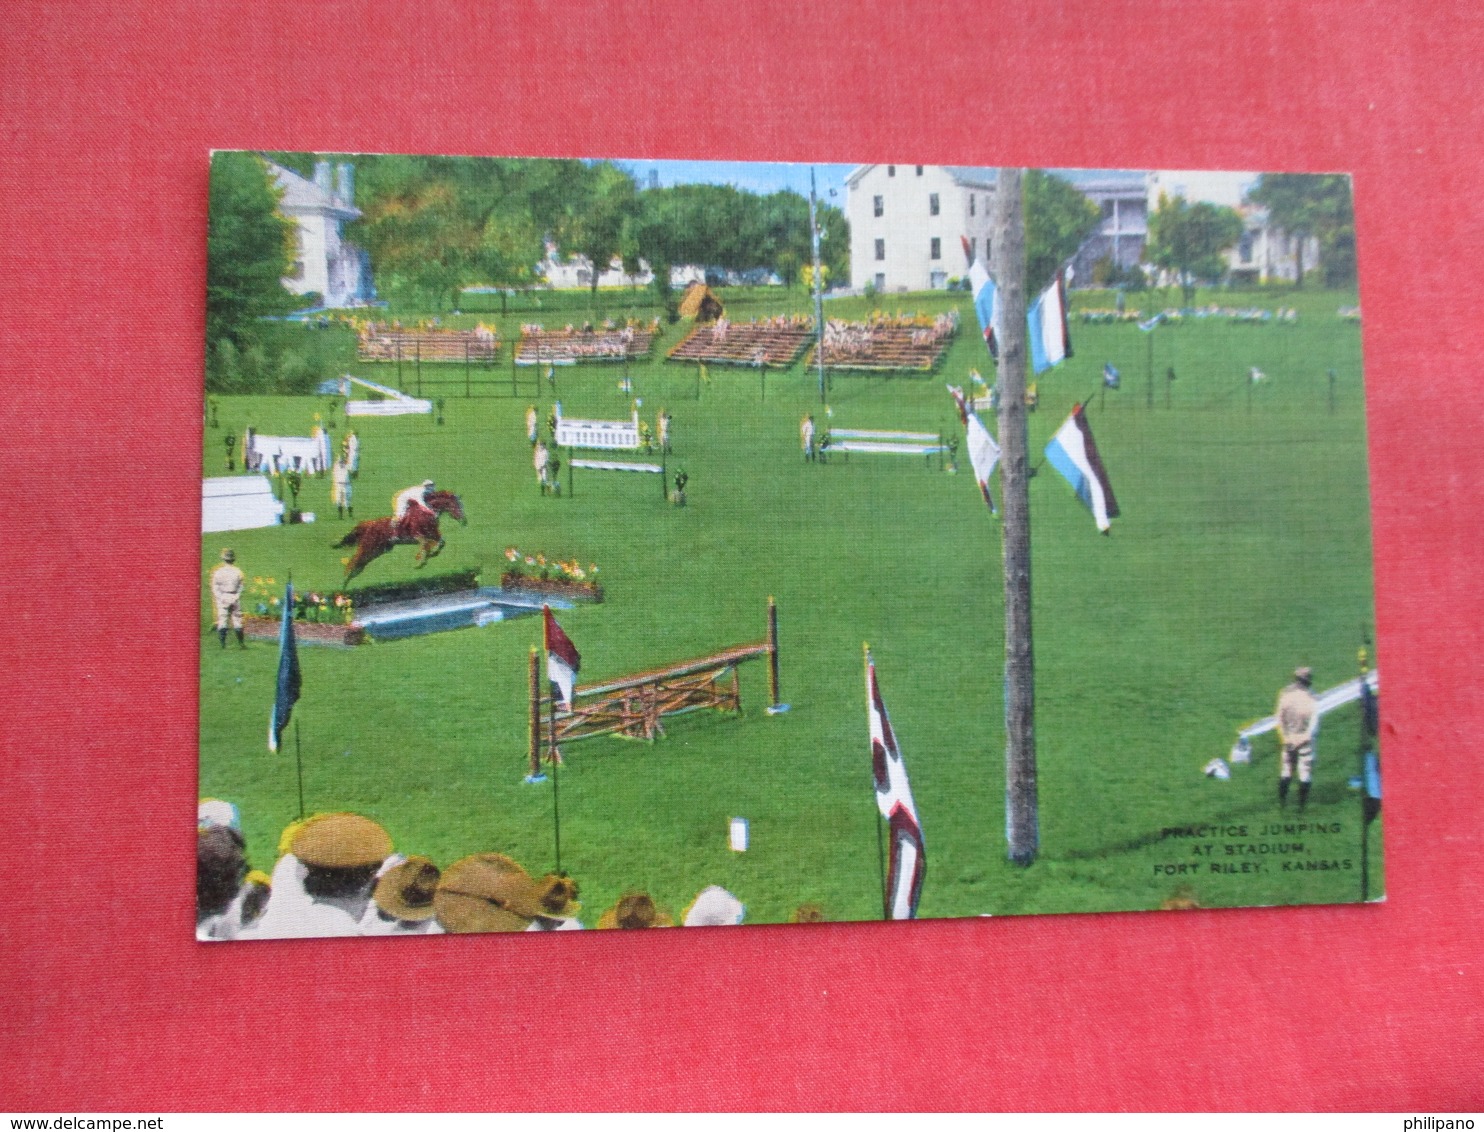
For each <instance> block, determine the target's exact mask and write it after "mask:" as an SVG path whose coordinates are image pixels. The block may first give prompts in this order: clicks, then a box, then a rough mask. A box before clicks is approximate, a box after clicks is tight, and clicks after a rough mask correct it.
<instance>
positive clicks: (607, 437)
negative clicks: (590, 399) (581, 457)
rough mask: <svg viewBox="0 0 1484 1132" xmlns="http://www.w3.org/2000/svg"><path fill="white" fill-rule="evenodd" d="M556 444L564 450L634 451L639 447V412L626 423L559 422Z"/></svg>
mask: <svg viewBox="0 0 1484 1132" xmlns="http://www.w3.org/2000/svg"><path fill="white" fill-rule="evenodd" d="M556 442H557V444H558V445H559V446H560V447H563V448H604V449H610V450H616V449H634V448H638V447H639V411H638V410H637V409H636V410H634V415H633V417H632V418H631V419H630V420H626V421H585V420H577V419H575V418H565V419H560V420H558V421H557V427H556Z"/></svg>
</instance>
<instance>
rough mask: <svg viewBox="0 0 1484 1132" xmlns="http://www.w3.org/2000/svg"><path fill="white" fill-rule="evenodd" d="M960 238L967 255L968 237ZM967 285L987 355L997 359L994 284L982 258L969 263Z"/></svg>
mask: <svg viewBox="0 0 1484 1132" xmlns="http://www.w3.org/2000/svg"><path fill="white" fill-rule="evenodd" d="M960 239H962V240H963V245H964V255H965V256H966V257H967V256H969V255H970V250H969V241H968V238H967V237H960ZM969 286H970V288H971V289H972V291H973V293H974V313H975V314H977V315H978V316H979V327H980V329H981V330H983V331H984V344H985V345H986V346H987V347H989V356H990V357H991V358H994V359H995V360H996V361H998V360H999V357H1000V344H999V342H998V341H997V340H996V339H995V321H994V320H995V286H994V280H993V279H991V278H990V277H989V271H988V270H987V269H986V268H985V266H984V261H983V260H982V259H975V260H974V262H973V263H971V264H969Z"/></svg>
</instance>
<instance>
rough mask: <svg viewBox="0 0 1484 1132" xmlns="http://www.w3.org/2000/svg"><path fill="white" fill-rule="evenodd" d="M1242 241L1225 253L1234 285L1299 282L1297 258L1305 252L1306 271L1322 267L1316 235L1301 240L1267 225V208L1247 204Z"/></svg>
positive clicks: (1244, 211)
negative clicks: (1236, 283) (1239, 283)
mask: <svg viewBox="0 0 1484 1132" xmlns="http://www.w3.org/2000/svg"><path fill="white" fill-rule="evenodd" d="M1237 211H1238V212H1239V213H1241V214H1242V238H1241V239H1240V240H1238V241H1237V246H1236V247H1234V248H1232V249H1231V250H1230V251H1228V252H1227V253H1226V262H1227V267H1228V269H1229V270H1230V271H1231V277H1232V280H1233V281H1234V282H1241V283H1272V282H1284V283H1293V282H1295V281H1297V279H1298V269H1299V264H1298V257H1299V253H1300V252H1302V253H1303V257H1304V271H1305V273H1308V272H1310V271H1313V270H1314V269H1315V268H1316V267H1318V266H1319V240H1318V239H1317V238H1315V237H1313V236H1309V237H1307V238H1305V239H1302V240H1301V239H1299V238H1298V237H1296V236H1290V235H1289V234H1288V233H1287V232H1285V231H1284V230H1283V229H1282V228H1275V227H1273V226H1272V225H1271V224H1269V223H1268V213H1267V209H1265V208H1259V207H1257V206H1256V205H1250V204H1249V205H1244V206H1243V207H1241V208H1239V209H1237Z"/></svg>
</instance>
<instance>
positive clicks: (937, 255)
mask: <svg viewBox="0 0 1484 1132" xmlns="http://www.w3.org/2000/svg"><path fill="white" fill-rule="evenodd" d="M928 258H929V259H942V258H943V241H942V240H940V239H938V237H937V236H934V237H933V243H932V250H931V251H930V252H929V253H928Z"/></svg>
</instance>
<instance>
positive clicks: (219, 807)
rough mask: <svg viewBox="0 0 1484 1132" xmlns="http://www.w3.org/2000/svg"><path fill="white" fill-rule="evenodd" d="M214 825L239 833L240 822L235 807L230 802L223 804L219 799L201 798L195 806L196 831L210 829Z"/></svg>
mask: <svg viewBox="0 0 1484 1132" xmlns="http://www.w3.org/2000/svg"><path fill="white" fill-rule="evenodd" d="M214 825H224V826H226V827H227V828H228V829H235V830H238V831H241V829H242V821H241V819H240V817H239V816H238V813H237V807H236V806H234V805H232V803H231V802H223V801H222V800H221V799H220V798H202V799H201V801H200V802H199V803H198V804H197V805H196V829H197V831H198V832H199V831H200V830H203V829H210V828H211V827H212V826H214Z"/></svg>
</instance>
